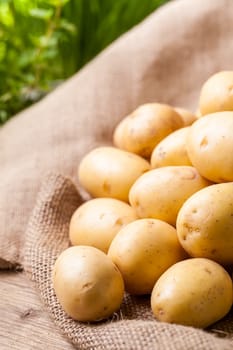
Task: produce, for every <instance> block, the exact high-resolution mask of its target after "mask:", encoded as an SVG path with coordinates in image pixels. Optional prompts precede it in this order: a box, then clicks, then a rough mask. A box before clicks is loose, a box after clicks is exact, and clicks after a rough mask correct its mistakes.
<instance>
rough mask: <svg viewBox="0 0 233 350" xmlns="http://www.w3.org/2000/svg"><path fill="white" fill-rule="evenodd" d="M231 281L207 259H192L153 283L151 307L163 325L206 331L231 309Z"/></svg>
mask: <svg viewBox="0 0 233 350" xmlns="http://www.w3.org/2000/svg"><path fill="white" fill-rule="evenodd" d="M232 298H233V292H232V280H231V278H230V276H229V275H228V273H227V272H226V271H225V270H224V268H223V267H222V266H221V265H219V264H217V263H216V262H214V261H212V260H209V259H202V258H196V259H195V258H193V259H187V260H184V261H181V262H178V263H176V264H175V265H173V266H171V267H170V268H169V269H168V270H167V271H166V272H165V273H164V274H163V275H162V276H161V277H160V278H159V280H158V281H157V282H156V284H155V286H154V288H153V291H152V295H151V307H152V311H153V313H154V315H155V317H156V318H157V319H158V320H160V321H163V322H169V323H176V324H181V325H185V326H192V327H198V328H206V327H208V326H210V325H211V324H213V323H215V322H217V321H218V320H220V319H221V318H223V317H224V316H225V315H226V314H227V313H228V312H229V311H230V308H231V306H232Z"/></svg>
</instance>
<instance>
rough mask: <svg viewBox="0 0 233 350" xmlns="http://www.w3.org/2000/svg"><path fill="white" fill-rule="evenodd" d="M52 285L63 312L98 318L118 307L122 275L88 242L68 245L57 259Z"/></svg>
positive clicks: (121, 296) (83, 318)
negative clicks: (74, 245)
mask: <svg viewBox="0 0 233 350" xmlns="http://www.w3.org/2000/svg"><path fill="white" fill-rule="evenodd" d="M53 286H54V290H55V293H56V295H57V298H58V300H59V302H60V303H61V306H62V307H63V309H64V310H65V312H66V313H67V314H68V315H69V316H70V317H72V318H73V319H75V320H78V321H99V320H102V319H105V318H107V317H109V316H110V315H112V314H113V313H114V312H115V311H116V310H117V309H119V307H120V305H121V302H122V299H123V294H124V282H123V279H122V276H121V274H120V272H119V270H118V269H117V267H116V266H115V265H114V264H113V262H112V261H111V259H110V258H109V257H108V256H107V255H106V254H104V253H103V252H102V251H100V250H98V249H96V248H94V247H87V246H76V247H70V248H68V249H66V250H65V251H63V252H62V253H61V255H60V256H59V257H58V259H57V260H56V263H55V266H54V271H53Z"/></svg>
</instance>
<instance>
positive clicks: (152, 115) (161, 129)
mask: <svg viewBox="0 0 233 350" xmlns="http://www.w3.org/2000/svg"><path fill="white" fill-rule="evenodd" d="M181 127H183V120H182V118H181V116H180V115H179V114H178V113H177V112H176V111H175V109H174V108H172V107H170V106H168V105H165V104H161V103H148V104H144V105H142V106H140V107H138V108H137V109H136V110H135V111H134V112H133V113H132V114H130V115H129V116H127V117H126V118H124V119H123V120H122V121H121V122H120V123H119V124H118V126H117V127H116V129H115V131H114V135H113V142H114V144H115V145H116V146H117V147H119V148H122V149H124V150H126V151H129V152H133V153H136V154H138V155H140V156H142V157H145V158H148V157H150V155H151V152H152V150H153V149H154V147H155V146H156V145H157V144H158V143H159V142H160V141H161V140H162V139H163V138H164V137H165V136H167V135H168V134H170V133H171V132H173V131H175V130H177V129H179V128H181Z"/></svg>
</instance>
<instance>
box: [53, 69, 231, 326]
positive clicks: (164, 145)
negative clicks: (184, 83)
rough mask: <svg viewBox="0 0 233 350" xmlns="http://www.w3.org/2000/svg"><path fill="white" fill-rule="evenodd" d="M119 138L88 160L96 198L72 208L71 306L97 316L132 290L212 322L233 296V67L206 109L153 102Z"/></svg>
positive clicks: (86, 173) (75, 313)
mask: <svg viewBox="0 0 233 350" xmlns="http://www.w3.org/2000/svg"><path fill="white" fill-rule="evenodd" d="M113 144H114V146H111V147H109V146H104V147H99V148H96V149H93V150H92V151H90V152H89V153H88V154H87V155H86V156H85V157H84V158H83V159H82V161H81V162H80V165H79V169H78V176H79V182H80V184H81V185H82V186H83V188H84V189H85V190H86V191H87V192H88V193H89V194H90V195H91V196H92V197H93V199H90V200H89V201H87V202H85V203H84V204H83V205H81V206H80V207H79V208H78V209H77V210H76V211H75V213H74V214H73V216H72V219H71V222H70V231H69V238H70V242H71V244H72V247H70V248H68V249H67V250H65V251H64V252H63V253H62V254H61V255H60V256H59V257H58V259H57V261H56V263H55V267H54V273H53V284H54V289H55V292H56V295H57V297H58V299H59V301H60V303H61V305H62V307H63V308H64V310H65V311H66V312H67V314H68V315H69V316H71V317H72V318H74V319H75V320H79V321H98V320H102V319H105V318H107V317H109V316H110V315H112V314H113V313H114V312H115V311H116V310H118V309H119V308H120V305H121V303H122V300H123V296H124V291H127V292H128V293H130V294H132V295H142V294H151V307H152V311H153V313H154V315H155V317H156V318H157V319H158V320H160V321H164V322H171V323H177V324H183V325H189V326H194V327H203V328H205V327H207V326H209V325H211V324H213V323H214V322H216V321H218V320H219V319H221V318H223V317H224V316H225V315H226V314H227V313H228V312H229V310H230V309H231V306H232V302H233V286H232V279H231V276H230V275H229V273H231V266H232V265H233V71H224V72H219V73H217V74H215V75H213V76H212V77H210V78H209V79H208V80H207V81H206V83H205V84H204V85H203V87H202V90H201V93H200V101H199V112H198V117H196V116H195V115H193V114H192V113H190V112H188V111H186V110H183V109H180V108H173V107H171V106H168V105H165V104H160V103H149V104H145V105H142V106H140V107H139V108H137V109H136V110H135V111H134V112H133V113H132V114H130V115H129V116H127V117H125V118H124V119H123V120H122V121H121V122H120V123H119V124H118V125H117V127H116V129H115V131H114V135H113ZM227 271H228V272H227Z"/></svg>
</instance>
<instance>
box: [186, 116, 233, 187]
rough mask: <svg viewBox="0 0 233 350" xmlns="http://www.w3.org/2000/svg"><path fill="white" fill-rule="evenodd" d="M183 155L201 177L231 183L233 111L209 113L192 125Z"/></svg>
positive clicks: (232, 168)
mask: <svg viewBox="0 0 233 350" xmlns="http://www.w3.org/2000/svg"><path fill="white" fill-rule="evenodd" d="M187 152H188V156H189V158H190V160H191V162H192V164H193V166H195V168H197V170H198V171H199V173H200V174H201V175H202V176H204V177H206V178H207V179H209V180H210V181H213V182H218V183H219V182H227V181H233V156H232V154H233V112H219V113H213V114H209V115H206V116H205V117H203V118H200V119H198V120H197V121H196V122H194V123H193V124H192V125H191V127H190V132H189V137H188V140H187Z"/></svg>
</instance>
